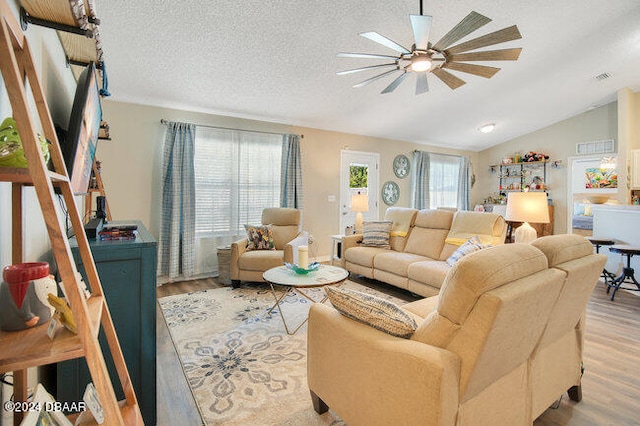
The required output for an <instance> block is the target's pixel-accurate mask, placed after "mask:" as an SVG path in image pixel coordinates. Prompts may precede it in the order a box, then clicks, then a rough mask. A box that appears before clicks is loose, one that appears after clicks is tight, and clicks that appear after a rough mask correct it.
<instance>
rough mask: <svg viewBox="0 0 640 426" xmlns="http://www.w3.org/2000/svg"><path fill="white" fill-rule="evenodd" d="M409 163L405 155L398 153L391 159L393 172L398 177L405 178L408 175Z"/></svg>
mask: <svg viewBox="0 0 640 426" xmlns="http://www.w3.org/2000/svg"><path fill="white" fill-rule="evenodd" d="M410 167H411V164H410V163H409V159H408V158H407V156H406V155H402V154H400V155H398V156H396V158H394V159H393V172H394V173H395V174H396V176H398V177H399V178H400V179H403V178H406V177H407V176H408V175H409V168H410Z"/></svg>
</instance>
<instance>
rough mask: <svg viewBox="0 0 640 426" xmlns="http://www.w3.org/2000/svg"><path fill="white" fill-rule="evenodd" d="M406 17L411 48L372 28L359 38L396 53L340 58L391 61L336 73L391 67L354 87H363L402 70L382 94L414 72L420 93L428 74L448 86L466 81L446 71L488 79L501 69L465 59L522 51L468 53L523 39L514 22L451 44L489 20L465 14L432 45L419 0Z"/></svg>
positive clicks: (502, 57) (510, 57) (503, 57)
mask: <svg viewBox="0 0 640 426" xmlns="http://www.w3.org/2000/svg"><path fill="white" fill-rule="evenodd" d="M409 18H410V20H411V28H412V29H413V37H414V40H415V44H414V45H413V46H412V47H411V50H409V49H407V48H405V47H403V46H401V45H399V44H398V43H396V42H395V41H393V40H390V39H388V38H387V37H385V36H383V35H380V34H378V33H377V32H375V31H369V32H365V33H360V35H361V36H362V37H365V38H368V39H369V40H371V41H374V42H376V43H378V44H381V45H382V46H385V47H387V48H389V49H391V50H395V51H396V52H397V53H399V55H397V56H391V55H378V54H373V53H338V57H339V58H360V59H386V60H391V61H392V62H389V63H385V64H378V65H370V66H366V67H362V68H356V69H351V70H346V71H339V72H338V73H337V74H338V75H345V74H352V73H355V72H360V71H367V70H373V69H379V68H380V69H382V68H392V69H391V70H388V71H385V72H383V73H382V74H378V75H375V76H373V77H371V78H369V79H367V80H364V81H362V82H360V83H358V84H356V85H354V86H353V87H362V86H366V85H367V84H369V83H371V82H373V81H376V80H378V79H380V78H383V77H385V76H387V75H390V74H393V73H396V72H401V74H400V75H399V76H398V77H396V79H395V80H393V81H392V82H391V84H389V85H388V86H387V87H386V88H385V89H384V90H383V91H382V93H390V92H393V91H394V90H395V89H396V88H397V87H398V86H399V85H400V83H402V82H403V81H404V79H405V78H407V75H409V73H414V74H415V75H416V95H419V94H421V93H425V92H428V91H429V85H428V82H427V74H428V73H431V74H433V75H435V76H436V77H438V78H439V79H440V80H442V81H443V82H444V83H445V84H446V85H447V86H449V87H450V88H451V89H457V88H458V87H460V86H462V85H463V84H465V81H464V80H462V79H461V78H459V77H457V76H455V75H453V74H452V73H450V72H449V71H447V70H455V71H459V72H464V73H468V74H473V75H477V76H480V77H484V78H491V77H493V76H494V74H495V73H497V72H498V71H500V68H496V67H489V66H485V65H475V64H469V63H467V62H474V61H515V60H517V59H518V57H519V56H520V52H521V51H522V48H513V49H502V50H485V51H480V52H471V51H472V50H477V49H480V48H483V47H487V46H493V45H494V44H499V43H505V42H507V41H512V40H517V39H520V38H522V36H521V35H520V31H518V27H517V26H515V25H513V26H511V27H508V28H503V29H501V30H498V31H495V32H493V33H490V34H486V35H483V36H481V37H478V38H474V39H472V40H469V41H465V42H463V43H460V44H458V45H455V46H452V45H453V44H454V43H456V42H457V41H459V40H460V39H462V38H464V37H466V36H467V35H469V34H471V33H472V32H474V31H476V30H477V29H479V28H481V27H483V26H484V25H486V24H488V23H489V22H491V19H489V18H487V17H486V16H483V15H480V14H479V13H477V12H471V13H470V14H469V15H467V17H466V18H464V19H463V20H462V21H460V22H459V23H458V25H456V26H455V27H453V29H451V31H449V32H448V33H447V34H445V35H444V36H443V37H442V38H441V39H440V40H439V41H437V42H436V43H435V44H432V43H431V42H429V31H430V30H431V20H432V19H433V18H432V17H431V16H428V15H423V14H422V0H420V15H409ZM450 46H451V47H450ZM469 52H470V53H469Z"/></svg>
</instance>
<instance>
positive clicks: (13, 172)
mask: <svg viewBox="0 0 640 426" xmlns="http://www.w3.org/2000/svg"><path fill="white" fill-rule="evenodd" d="M47 175H48V176H49V178H50V179H51V183H53V184H54V186H55V185H56V184H59V183H60V182H69V178H67V177H66V176H65V175H61V174H60V173H56V172H52V171H50V170H47ZM0 182H14V183H22V184H25V185H33V179H31V175H30V174H29V169H23V168H15V167H0Z"/></svg>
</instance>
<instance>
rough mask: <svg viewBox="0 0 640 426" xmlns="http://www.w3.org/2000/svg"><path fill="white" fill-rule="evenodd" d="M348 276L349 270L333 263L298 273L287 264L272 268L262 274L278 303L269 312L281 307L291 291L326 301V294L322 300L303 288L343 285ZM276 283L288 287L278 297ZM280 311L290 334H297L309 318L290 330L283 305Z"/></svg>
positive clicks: (322, 301) (315, 301) (316, 301)
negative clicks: (306, 272)
mask: <svg viewBox="0 0 640 426" xmlns="http://www.w3.org/2000/svg"><path fill="white" fill-rule="evenodd" d="M348 276H349V272H348V271H346V270H345V269H343V268H340V267H339V266H331V265H320V267H319V268H318V270H316V271H311V272H309V273H308V274H296V273H295V272H294V271H292V270H290V269H288V268H287V267H286V266H278V267H276V268H271V269H269V270H268V271H266V272H265V273H264V274H262V278H264V280H265V281H266V282H268V283H269V285H270V286H271V294H273V298H274V300H275V301H276V303H275V304H274V305H273V306H272V307H271V309H269V311H268V312H267V313H271V312H272V311H273V310H274V309H275V308H276V307H279V305H280V302H282V299H284V297H285V296H286V295H287V294H289V292H291V291H294V292H297V293H298V294H300V295H301V296H303V297H305V298H307V299H309V300H310V301H312V302H314V303H324V301H325V300H327V296H326V295H325V296H324V297H323V298H322V300H319V301H318V300H314V299H312V298H311V297H309V296H308V295H307V294H305V293H304V292H303V291H302V290H303V289H305V288H315V287H324V286H327V285H341V284H342V283H343V282H344V281H345V280H346V279H347V277H348ZM274 284H275V285H280V286H283V287H286V290H285V291H284V293H282V295H281V296H280V297H278V295H277V294H276V290H275V288H274ZM278 311H279V312H280V317H281V318H282V323H283V324H284V329H285V330H286V332H287V334H289V335H292V334H295V333H296V331H298V330H299V329H300V327H302V326H303V325H304V323H305V322H307V320H308V319H309V318H308V317H307V318H306V319H305V320H304V321H302V323H301V324H300V325H299V326H297V327H296V328H295V330H293V331H289V327H288V326H287V321H286V320H285V319H284V315H283V314H282V307H280V308H279V309H278Z"/></svg>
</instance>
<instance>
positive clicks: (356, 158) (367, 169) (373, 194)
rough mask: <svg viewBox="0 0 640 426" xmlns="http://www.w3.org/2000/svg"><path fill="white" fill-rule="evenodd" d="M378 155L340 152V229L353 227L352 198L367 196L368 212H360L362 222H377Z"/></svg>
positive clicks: (341, 230) (342, 231) (354, 216)
mask: <svg viewBox="0 0 640 426" xmlns="http://www.w3.org/2000/svg"><path fill="white" fill-rule="evenodd" d="M379 163H380V154H378V153H375V152H362V151H348V150H343V151H341V167H340V229H339V232H340V233H341V234H342V233H344V232H345V228H346V227H347V226H353V225H354V224H355V221H356V212H355V211H353V209H352V204H351V201H352V196H353V195H357V194H361V195H366V196H367V204H368V211H364V212H362V217H363V220H364V221H367V220H378V199H379V186H378V180H379V170H378V164H379Z"/></svg>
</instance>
